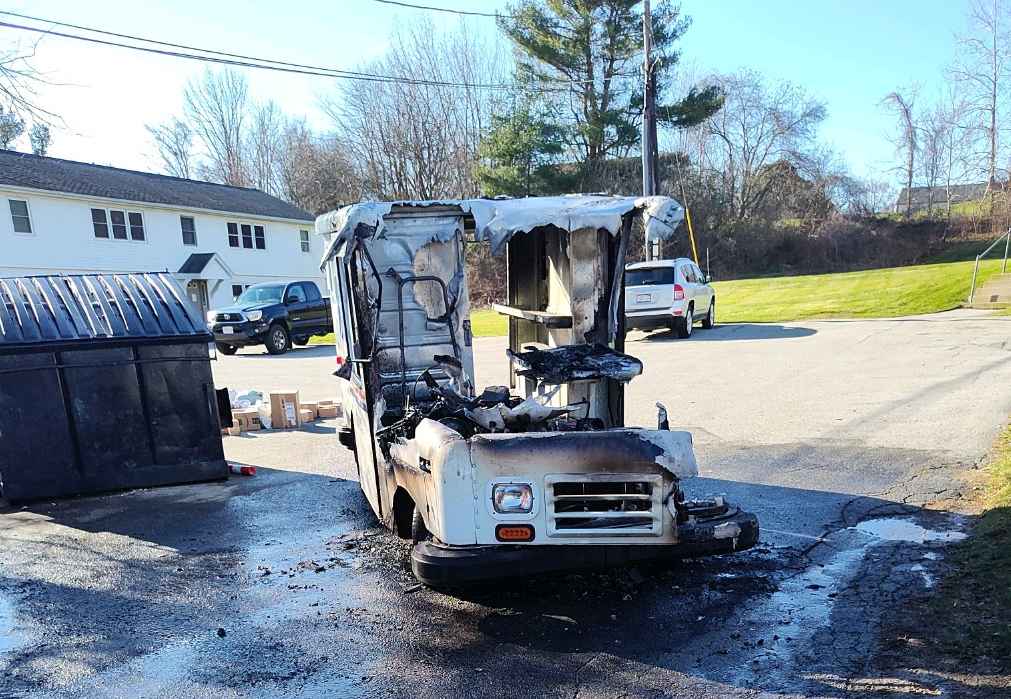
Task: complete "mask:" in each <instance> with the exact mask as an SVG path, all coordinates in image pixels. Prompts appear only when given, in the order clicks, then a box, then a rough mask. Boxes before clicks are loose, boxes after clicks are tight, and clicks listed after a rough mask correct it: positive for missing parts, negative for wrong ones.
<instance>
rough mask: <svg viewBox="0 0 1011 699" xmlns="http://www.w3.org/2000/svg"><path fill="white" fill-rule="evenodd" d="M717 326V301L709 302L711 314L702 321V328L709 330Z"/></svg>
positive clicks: (707, 314)
mask: <svg viewBox="0 0 1011 699" xmlns="http://www.w3.org/2000/svg"><path fill="white" fill-rule="evenodd" d="M714 325H716V299H713V300H712V301H710V302H709V312H708V313H706V317H705V318H703V319H702V327H703V328H705V329H707V330H708V329H709V328H711V327H713V326H714Z"/></svg>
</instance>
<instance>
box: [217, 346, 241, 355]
mask: <svg viewBox="0 0 1011 699" xmlns="http://www.w3.org/2000/svg"><path fill="white" fill-rule="evenodd" d="M214 346H215V347H216V348H217V350H218V352H221V354H227V355H228V356H229V357H231V356H232V355H233V354H235V351H236V350H237V349H239V348H238V347H236V346H235V345H226V344H224V343H221V342H215V343H214Z"/></svg>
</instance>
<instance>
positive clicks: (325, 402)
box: [316, 398, 334, 407]
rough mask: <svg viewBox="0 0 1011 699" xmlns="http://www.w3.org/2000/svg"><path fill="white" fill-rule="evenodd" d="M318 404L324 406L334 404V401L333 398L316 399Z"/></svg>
mask: <svg viewBox="0 0 1011 699" xmlns="http://www.w3.org/2000/svg"><path fill="white" fill-rule="evenodd" d="M316 405H317V406H318V407H323V406H324V405H334V402H333V401H332V400H330V399H329V398H327V399H326V400H319V401H316Z"/></svg>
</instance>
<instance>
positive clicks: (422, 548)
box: [316, 195, 758, 585]
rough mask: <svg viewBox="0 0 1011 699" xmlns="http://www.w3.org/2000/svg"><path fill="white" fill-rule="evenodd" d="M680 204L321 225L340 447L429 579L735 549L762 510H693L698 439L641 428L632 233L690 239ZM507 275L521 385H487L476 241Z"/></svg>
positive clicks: (481, 203) (386, 208)
mask: <svg viewBox="0 0 1011 699" xmlns="http://www.w3.org/2000/svg"><path fill="white" fill-rule="evenodd" d="M682 216H683V209H682V208H681V207H680V205H678V203H677V202H675V201H674V200H672V199H669V198H666V197H647V198H633V197H608V196H584V195H573V196H565V197H543V198H530V199H516V200H484V199H475V200H460V201H445V202H386V203H379V202H368V203H361V204H355V205H352V206H349V207H345V208H343V209H340V210H338V211H334V212H331V213H329V214H325V215H323V216H320V217H319V218H318V219H317V222H316V229H317V232H318V233H319V234H321V235H323V236H324V237H325V238H326V239H327V242H328V245H327V253H326V254H325V256H324V258H323V269H324V271H325V273H326V275H327V277H328V280H329V283H330V287H331V290H332V294H333V299H334V303H333V312H334V328H335V334H336V338H337V354H338V364H339V370H338V371H337V375H338V377H339V379H338V380H339V384H340V394H341V401H342V403H343V408H344V411H343V413H344V415H345V420H346V424H345V425H344V426H343V429H342V430H341V442H342V443H344V444H345V445H346V446H348V447H349V448H350V449H352V450H353V451H354V453H355V460H356V464H357V468H358V473H359V479H360V482H361V485H362V490H363V491H364V493H365V496H366V498H367V499H368V501H369V504H370V506H371V507H372V509H373V510H374V511H375V512H376V514H377V515H378V516H379V518H380V519H381V520H382V521H383V522H384V523H385V524H387V525H388V526H390V527H391V528H392V529H393V530H394V531H395V532H396V533H398V534H399V535H400V536H403V537H405V538H411V539H413V540H414V541H415V545H414V548H413V552H412V567H413V570H414V573H415V575H416V576H417V577H418V578H419V579H420V580H421V581H423V582H425V583H428V584H433V585H450V584H460V583H468V582H473V581H478V580H487V579H495V578H501V577H507V576H511V575H524V574H530V573H537V572H547V571H555V570H564V569H571V568H578V567H587V566H594V565H613V564H620V563H623V562H630V561H640V560H655V559H664V558H681V557H687V556H697V555H705V554H715V553H730V552H734V551H740V550H743V549H746V548H749V547H751V546H753V545H754V544H755V542H756V541H757V539H758V521H757V518H756V517H755V516H754V515H752V514H750V513H747V512H743V511H741V510H740V509H739V508H737V507H735V506H732V505H730V504H728V503H726V502H724V501H723V500H722V499H721V498H714V499H709V500H692V499H689V498H688V497H687V496H686V494H685V492H684V490H683V488H682V485H683V482H684V481H686V480H687V479H690V478H691V477H693V476H695V475H697V473H698V467H697V465H696V461H695V455H694V450H693V446H692V438H691V435H690V434H689V433H688V432H683V431H677V430H671V429H670V427H669V425H668V422H667V417H666V411H665V410H664V408H663V406H662V405H660V404H657V407H658V424H657V426H656V428H655V429H645V428H640V427H626V426H625V424H624V423H625V415H624V386H625V384H626V383H627V382H628V381H630V380H631V379H632V378H634V377H635V376H637V375H638V374H640V373H641V372H642V363H641V362H640V361H639V360H638V359H636V358H634V357H631V356H629V355H627V354H625V353H624V330H623V327H624V317H623V315H624V299H623V285H622V281H623V280H622V275H623V272H624V268H625V252H626V250H627V247H628V241H629V238H630V236H631V231H632V227H633V226H634V225H642V226H643V228H644V231H645V234H646V235H647V236H648V237H650V238H657V237H669V236H671V235H673V234H674V232H675V231H676V230H677V227H678V224H679V223H680V221H681V218H682ZM473 241H487V242H488V243H490V245H491V249H492V252H493V254H496V255H501V256H504V258H505V261H506V268H507V284H508V293H507V300H508V303H507V304H506V305H497V306H496V310H498V311H499V312H500V313H503V314H505V315H506V316H508V320H509V349H508V350H507V353H508V355H509V359H510V376H509V385H508V386H492V387H488V388H485V389H483V390H481V391H478V390H476V388H475V381H474V376H475V374H474V359H473V352H472V336H471V328H470V320H469V301H468V296H467V278H466V273H465V267H464V264H465V263H464V260H465V252H464V251H465V246H466V244H468V243H469V242H473Z"/></svg>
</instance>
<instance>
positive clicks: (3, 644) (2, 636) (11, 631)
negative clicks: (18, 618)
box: [0, 597, 19, 654]
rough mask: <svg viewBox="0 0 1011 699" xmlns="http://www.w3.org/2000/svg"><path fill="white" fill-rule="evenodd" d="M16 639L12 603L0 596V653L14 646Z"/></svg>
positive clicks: (16, 643) (16, 642)
mask: <svg viewBox="0 0 1011 699" xmlns="http://www.w3.org/2000/svg"><path fill="white" fill-rule="evenodd" d="M18 641H19V639H18V634H17V631H16V630H15V627H14V605H12V604H11V603H10V602H9V601H7V600H6V599H4V598H3V597H0V654H3V653H6V652H7V651H9V650H11V649H13V648H14V647H16V646H17V645H18Z"/></svg>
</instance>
